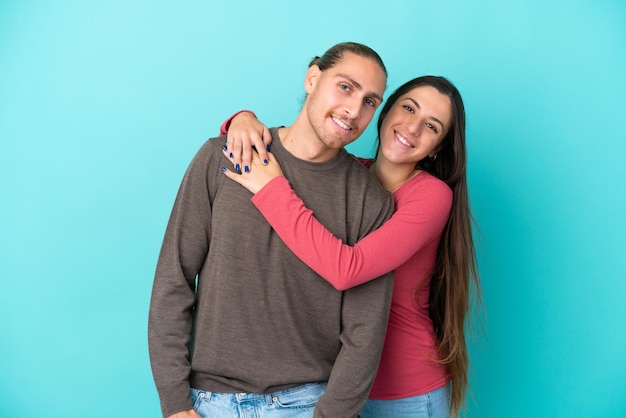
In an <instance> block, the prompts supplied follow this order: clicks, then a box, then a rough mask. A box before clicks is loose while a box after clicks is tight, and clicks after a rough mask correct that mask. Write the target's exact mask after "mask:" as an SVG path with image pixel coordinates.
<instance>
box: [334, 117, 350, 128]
mask: <svg viewBox="0 0 626 418" xmlns="http://www.w3.org/2000/svg"><path fill="white" fill-rule="evenodd" d="M333 120H334V121H335V123H336V124H337V125H339V126H341V127H342V128H343V129H345V130H348V131H351V130H352V128H351V127H350V125H348V124H346V123H344V122H342V121H341V120H339V119H337V118H336V117H334V116H333Z"/></svg>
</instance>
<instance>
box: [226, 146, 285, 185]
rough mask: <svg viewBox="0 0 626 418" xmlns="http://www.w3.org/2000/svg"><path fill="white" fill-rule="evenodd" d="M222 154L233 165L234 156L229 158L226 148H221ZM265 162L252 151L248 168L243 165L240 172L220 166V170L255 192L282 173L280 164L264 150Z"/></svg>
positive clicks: (258, 154)
mask: <svg viewBox="0 0 626 418" xmlns="http://www.w3.org/2000/svg"><path fill="white" fill-rule="evenodd" d="M223 152H224V155H226V157H228V158H229V160H230V161H231V162H232V163H233V165H235V161H234V158H230V155H229V154H230V152H229V151H228V150H227V149H223ZM265 155H266V156H267V159H266V161H267V162H266V163H263V162H261V157H260V153H257V152H254V151H253V152H252V161H251V163H250V167H249V169H248V170H247V171H246V169H245V167H244V169H243V170H242V172H241V174H239V173H235V172H234V171H231V170H228V169H227V168H226V167H222V171H223V172H224V174H225V175H226V177H228V178H229V179H231V180H234V181H236V182H237V183H239V184H241V185H242V186H243V187H245V188H246V189H248V190H249V191H251V192H252V193H253V194H256V193H257V192H258V191H259V190H261V189H262V188H263V187H264V186H265V185H266V184H267V183H269V182H270V181H271V180H273V179H274V178H276V177H279V176H282V175H283V170H282V169H281V168H280V164H279V163H278V161H276V159H275V158H274V155H273V154H272V153H271V152H266V154H265Z"/></svg>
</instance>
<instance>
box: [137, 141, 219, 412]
mask: <svg viewBox="0 0 626 418" xmlns="http://www.w3.org/2000/svg"><path fill="white" fill-rule="evenodd" d="M206 148H207V147H206V146H205V147H203V148H202V149H201V150H200V152H199V153H198V154H197V155H196V157H195V158H194V160H193V161H192V163H191V164H190V166H189V168H188V169H187V172H186V173H185V176H184V178H183V181H182V184H181V186H180V189H179V191H178V195H177V197H176V201H175V203H174V207H173V209H172V213H171V216H170V219H169V222H168V226H167V230H166V232H165V237H164V239H163V245H162V247H161V252H160V254H159V260H158V263H157V268H156V273H155V277H154V284H153V288H152V297H151V300H150V313H149V320H148V343H149V352H150V363H151V366H152V372H153V376H154V381H155V384H156V387H157V391H158V393H159V398H160V400H161V409H162V412H163V416H169V415H171V414H174V413H176V412H180V411H185V410H188V409H191V408H192V403H191V398H190V396H189V389H190V384H189V374H190V371H191V364H190V359H189V343H190V339H191V330H192V317H193V309H194V305H195V298H196V295H195V281H196V276H197V274H198V272H199V271H200V269H201V268H202V266H203V263H204V261H205V256H206V253H207V251H208V248H209V240H208V237H209V235H210V233H209V232H210V218H211V216H210V215H211V207H210V205H209V197H208V192H207V190H208V182H207V173H208V164H207V162H208V157H207V155H206Z"/></svg>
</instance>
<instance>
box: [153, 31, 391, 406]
mask: <svg viewBox="0 0 626 418" xmlns="http://www.w3.org/2000/svg"><path fill="white" fill-rule="evenodd" d="M386 78H387V74H386V71H385V67H384V64H383V63H382V60H381V59H380V57H379V56H378V54H376V53H375V52H374V51H372V50H371V49H369V48H368V47H366V46H364V45H360V44H355V43H343V44H338V45H335V46H334V47H332V48H331V49H329V50H328V51H327V52H326V53H325V54H324V55H323V56H322V57H321V58H319V59H317V60H315V61H313V62H312V65H311V66H310V68H309V70H308V71H307V74H306V78H305V83H304V85H305V90H306V92H307V98H306V100H305V104H304V106H303V108H302V111H301V112H300V114H299V116H298V118H297V119H296V121H295V122H294V124H293V125H291V126H289V127H286V128H281V129H272V130H271V134H272V136H273V139H274V140H273V145H272V151H273V153H274V156H275V157H276V159H277V160H278V161H279V162H280V163H281V166H282V168H283V171H284V174H285V177H286V178H287V179H288V180H289V181H290V183H291V184H292V187H293V188H294V190H295V191H296V192H297V193H298V195H299V196H300V197H301V198H302V199H303V200H304V202H305V204H306V205H307V207H309V208H310V209H312V210H314V211H315V214H316V217H317V218H318V219H319V220H320V221H321V222H323V223H324V224H325V225H326V227H327V228H329V229H330V230H331V231H332V232H333V233H334V234H335V235H336V236H337V237H339V238H341V239H342V240H344V241H345V242H347V243H349V244H354V243H355V242H356V241H358V240H359V239H361V238H362V237H363V236H365V235H366V234H368V233H369V232H371V231H372V230H374V229H376V228H377V227H379V226H380V225H381V224H382V223H383V222H384V221H385V220H386V219H387V218H388V217H389V216H391V213H392V211H393V200H392V198H391V197H390V196H389V194H388V193H387V192H385V191H384V189H383V188H382V187H381V186H380V185H379V184H378V182H376V180H375V179H374V178H373V177H372V176H371V175H370V174H369V172H368V171H367V169H365V167H363V166H362V165H361V164H360V163H359V162H357V161H356V160H354V159H353V158H352V157H351V156H349V155H348V154H347V153H346V152H345V150H344V149H343V146H344V145H346V144H348V143H350V142H352V141H354V140H355V139H356V138H358V137H359V135H361V133H362V132H363V131H364V130H365V128H366V127H367V125H368V123H369V122H370V120H371V119H372V117H373V115H374V112H375V110H376V108H377V107H378V106H379V105H380V103H381V102H382V95H383V93H384V90H385V87H386ZM224 141H225V139H224V138H215V139H211V140H209V141H207V142H206V143H205V144H204V145H203V146H202V148H201V149H200V151H199V152H198V154H197V155H196V156H195V158H194V159H193V161H192V162H191V165H190V166H189V168H188V170H187V172H186V174H185V177H184V179H183V181H182V185H181V187H180V190H179V193H178V196H177V198H176V202H175V204H174V208H173V210H172V215H171V217H170V221H169V223H168V227H167V231H166V234H165V238H164V242H163V247H162V249H161V254H160V256H159V262H158V265H157V271H156V275H155V280H154V287H153V291H152V300H151V305H150V319H149V343H150V358H151V363H152V369H153V374H154V378H155V383H156V386H157V390H158V392H159V396H160V399H161V408H162V411H163V415H164V416H165V417H168V416H169V417H199V416H204V417H208V416H211V417H240V416H246V417H247V416H257V415H256V414H259V415H261V416H263V417H281V418H284V417H310V416H315V417H332V418H337V417H340V418H343V417H354V416H356V415H357V413H358V411H359V410H360V408H361V406H362V405H363V403H364V402H365V400H366V399H367V394H368V392H369V389H370V387H371V384H372V381H373V378H374V375H375V373H376V368H377V365H378V361H379V357H380V353H381V350H382V343H383V339H384V335H385V329H386V323H387V317H388V312H389V304H390V299H391V289H392V277H391V274H388V275H385V276H384V277H382V278H380V279H378V280H374V281H371V282H369V283H366V284H364V285H361V286H359V287H357V288H354V289H351V290H348V291H345V292H339V291H337V290H335V289H333V287H332V286H331V285H330V284H328V283H327V282H326V281H325V280H323V279H321V278H320V277H319V276H318V275H317V274H315V272H313V271H312V270H311V269H309V268H308V267H306V266H305V265H304V264H303V263H302V262H301V261H300V260H299V259H298V258H297V257H296V256H295V255H294V254H293V253H291V252H290V251H289V250H288V249H287V247H286V246H285V245H284V244H283V243H282V241H281V240H280V238H278V236H277V235H276V234H275V233H274V231H273V230H272V228H271V227H270V226H269V224H267V222H266V221H265V220H264V218H263V217H262V216H261V214H260V213H258V211H257V210H256V209H255V208H254V206H253V205H252V203H251V202H250V193H249V192H248V191H246V190H245V189H244V188H242V187H240V186H239V185H238V184H236V183H235V182H232V181H230V180H228V179H227V178H226V177H225V176H224V175H223V174H222V173H221V172H220V168H221V167H224V166H226V165H227V164H229V161H228V159H227V158H226V157H225V156H224V155H223V153H222V147H223V145H224ZM199 414H201V415H199Z"/></svg>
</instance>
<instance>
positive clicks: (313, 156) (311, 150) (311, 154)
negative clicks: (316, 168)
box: [278, 118, 339, 163]
mask: <svg viewBox="0 0 626 418" xmlns="http://www.w3.org/2000/svg"><path fill="white" fill-rule="evenodd" d="M299 119H300V118H298V119H296V121H295V122H294V124H293V125H291V126H288V127H286V128H281V129H279V130H278V136H279V137H280V142H281V143H282V144H283V147H285V149H286V150H287V151H289V152H290V153H291V154H292V155H293V156H294V157H297V158H299V159H301V160H305V161H310V162H313V163H323V162H325V161H328V160H330V159H332V158H334V157H336V156H337V153H339V150H338V149H336V148H329V147H328V146H326V144H324V143H323V142H322V141H321V140H320V139H319V138H318V137H317V135H316V134H315V132H314V131H313V129H312V128H311V127H310V125H309V124H308V123H303V122H302V121H300V120H299Z"/></svg>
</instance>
